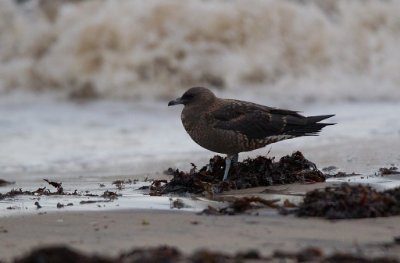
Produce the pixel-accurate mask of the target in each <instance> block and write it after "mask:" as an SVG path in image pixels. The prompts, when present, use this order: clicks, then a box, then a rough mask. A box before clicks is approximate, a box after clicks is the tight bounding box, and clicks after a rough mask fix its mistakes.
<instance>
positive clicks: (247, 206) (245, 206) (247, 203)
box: [200, 196, 279, 215]
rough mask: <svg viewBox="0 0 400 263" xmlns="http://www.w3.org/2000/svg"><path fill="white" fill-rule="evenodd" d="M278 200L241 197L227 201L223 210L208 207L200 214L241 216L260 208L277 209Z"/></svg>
mask: <svg viewBox="0 0 400 263" xmlns="http://www.w3.org/2000/svg"><path fill="white" fill-rule="evenodd" d="M278 201H279V199H275V200H266V199H263V198H261V197H257V196H252V197H241V198H234V199H233V200H231V201H229V204H228V206H226V207H223V208H219V209H218V208H215V207H212V206H208V208H206V209H204V210H203V211H202V212H201V213H200V214H205V215H236V214H242V213H245V212H247V211H249V210H250V211H251V210H254V209H260V208H278V207H279V206H278V205H277V204H276V203H277V202H278Z"/></svg>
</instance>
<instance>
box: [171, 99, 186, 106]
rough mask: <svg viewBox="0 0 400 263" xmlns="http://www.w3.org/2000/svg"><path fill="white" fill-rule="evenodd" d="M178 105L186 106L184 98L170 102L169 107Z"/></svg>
mask: <svg viewBox="0 0 400 263" xmlns="http://www.w3.org/2000/svg"><path fill="white" fill-rule="evenodd" d="M178 104H184V100H183V99H182V98H177V99H175V100H171V101H170V102H168V106H174V105H178Z"/></svg>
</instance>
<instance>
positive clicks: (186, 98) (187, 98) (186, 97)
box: [182, 94, 194, 100]
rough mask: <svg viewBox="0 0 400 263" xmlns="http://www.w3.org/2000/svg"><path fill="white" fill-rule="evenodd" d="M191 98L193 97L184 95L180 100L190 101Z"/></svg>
mask: <svg viewBox="0 0 400 263" xmlns="http://www.w3.org/2000/svg"><path fill="white" fill-rule="evenodd" d="M193 97H194V95H193V94H185V95H183V97H182V99H185V100H190V99H192V98H193Z"/></svg>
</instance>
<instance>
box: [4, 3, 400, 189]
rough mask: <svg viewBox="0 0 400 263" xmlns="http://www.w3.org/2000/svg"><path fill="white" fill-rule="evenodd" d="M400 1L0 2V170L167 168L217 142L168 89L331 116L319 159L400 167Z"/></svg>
mask: <svg viewBox="0 0 400 263" xmlns="http://www.w3.org/2000/svg"><path fill="white" fill-rule="evenodd" d="M399 14H400V2H399V1H396V0H392V1H390V0H387V1H372V0H371V1H361V0H354V1H345V0H338V1H328V0H327V1H312V0H309V1H306V0H304V1H295V0H290V1H289V0H279V1H278V0H275V1H273V0H264V1H261V0H260V1H257V0H253V1H239V0H236V1H223V0H213V1H212V0H208V1H200V0H193V1H180V0H170V1H161V0H149V1H136V0H132V1H111V0H108V1H107V0H105V1H96V0H88V1H66V0H54V1H53V0H47V1H46V0H27V1H11V0H10V1H0V96H1V97H0V177H1V178H3V179H10V180H14V181H15V180H17V181H18V180H39V179H41V178H43V175H48V176H47V177H49V176H50V177H51V178H60V179H65V178H77V177H81V176H85V177H94V178H98V177H102V178H109V177H118V176H130V177H135V178H145V177H157V176H162V172H163V171H164V170H165V169H167V168H168V167H178V168H180V169H189V167H190V162H196V163H197V164H198V165H201V164H204V163H206V162H207V161H208V159H209V158H211V157H212V156H213V153H211V152H209V151H207V150H204V149H202V148H201V147H199V146H197V145H196V144H195V143H194V142H192V141H191V139H190V138H189V136H188V135H187V134H186V132H185V131H184V129H183V127H182V125H181V123H180V118H179V115H180V110H181V108H180V107H169V108H168V107H167V106H166V104H167V102H168V100H170V99H173V98H175V97H176V96H179V95H180V94H181V93H182V92H183V91H184V90H185V89H186V88H188V87H190V86H192V85H205V86H208V87H211V88H213V90H214V91H215V92H216V93H217V94H218V95H220V96H223V97H233V98H237V99H244V100H251V101H255V102H257V103H261V104H266V105H270V106H275V107H282V108H290V109H294V110H300V111H303V113H304V114H306V115H312V114H331V113H333V114H336V116H335V117H334V118H332V121H333V122H337V123H338V124H337V125H335V126H332V127H327V128H326V129H324V131H323V132H322V133H321V136H319V137H312V138H298V139H295V140H288V141H285V142H280V143H277V144H274V145H272V146H270V147H266V148H264V149H261V150H257V151H254V152H251V153H243V154H241V158H245V157H247V156H255V155H257V154H266V153H267V152H268V150H269V149H271V153H270V154H271V155H273V156H277V158H278V157H279V156H283V155H286V154H290V153H291V152H293V151H295V150H301V151H302V152H303V153H304V154H305V155H306V157H307V158H309V159H310V160H312V161H314V162H316V163H317V165H318V166H319V167H326V166H331V165H334V166H336V167H338V169H339V170H342V171H345V172H357V173H363V174H373V173H374V172H376V171H377V170H378V169H379V168H380V167H383V166H391V165H397V166H398V165H399V164H400V154H399V152H398V149H400V123H399V117H398V116H399V113H400V105H399V101H400V74H399V72H400V52H399V49H398V46H399V43H400V16H399Z"/></svg>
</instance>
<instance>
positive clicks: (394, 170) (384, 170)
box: [379, 166, 400, 176]
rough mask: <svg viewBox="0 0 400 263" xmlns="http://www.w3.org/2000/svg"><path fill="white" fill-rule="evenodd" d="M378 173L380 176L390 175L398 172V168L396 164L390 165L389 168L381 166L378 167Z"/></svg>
mask: <svg viewBox="0 0 400 263" xmlns="http://www.w3.org/2000/svg"><path fill="white" fill-rule="evenodd" d="M379 174H380V175H382V176H385V175H391V174H400V171H399V168H397V167H396V166H391V167H389V168H386V167H382V168H379Z"/></svg>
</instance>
